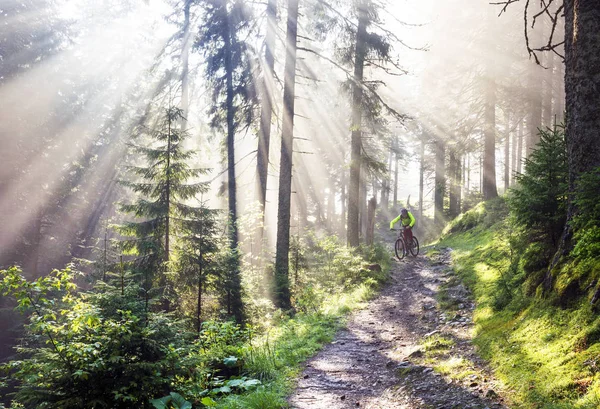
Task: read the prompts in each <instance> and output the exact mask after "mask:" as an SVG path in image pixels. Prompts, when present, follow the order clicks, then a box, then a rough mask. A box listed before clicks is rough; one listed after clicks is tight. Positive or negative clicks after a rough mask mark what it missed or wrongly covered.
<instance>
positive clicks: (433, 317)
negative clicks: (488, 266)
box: [289, 250, 506, 409]
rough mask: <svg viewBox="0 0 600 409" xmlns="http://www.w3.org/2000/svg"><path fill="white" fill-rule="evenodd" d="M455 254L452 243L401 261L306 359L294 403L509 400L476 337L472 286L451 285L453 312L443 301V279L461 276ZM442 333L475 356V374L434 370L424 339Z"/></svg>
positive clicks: (455, 350) (469, 358)
mask: <svg viewBox="0 0 600 409" xmlns="http://www.w3.org/2000/svg"><path fill="white" fill-rule="evenodd" d="M449 259H450V257H449V250H446V251H443V252H442V253H440V254H438V255H437V257H435V258H433V259H431V260H429V259H427V258H425V257H423V256H418V257H416V258H412V257H411V258H408V259H407V260H405V261H402V262H396V263H395V264H394V267H393V271H392V277H391V279H390V282H389V283H388V284H387V285H386V287H385V288H383V289H382V291H381V292H380V294H379V295H378V296H377V297H376V298H375V299H374V300H372V301H371V302H370V303H369V304H368V306H367V307H366V308H365V309H362V310H359V311H357V312H356V313H354V314H353V315H352V316H351V317H350V319H349V321H348V324H347V326H346V328H345V329H344V330H342V331H340V332H339V333H338V335H337V336H336V339H335V341H334V342H332V343H331V344H329V345H327V346H326V347H325V348H324V349H323V350H322V351H321V352H320V353H319V354H317V355H316V356H315V357H313V358H312V359H311V360H309V361H308V362H307V363H306V366H305V368H304V371H303V373H302V374H301V376H300V378H299V380H298V384H297V387H296V390H295V392H294V394H293V395H292V396H291V397H290V398H289V404H290V407H292V408H295V409H304V408H311V409H320V408H324V409H325V408H326V409H338V408H356V407H360V408H381V409H384V408H385V409H391V408H435V409H452V408H457V409H458V408H461V409H466V408H473V409H475V408H482V409H483V408H489V409H492V408H505V407H506V406H504V405H503V404H502V402H501V400H502V399H501V398H500V397H499V396H498V395H497V393H496V392H495V390H494V386H493V385H494V384H495V381H493V380H492V377H491V376H490V374H489V372H488V371H487V370H486V369H485V367H484V365H483V362H482V361H481V360H480V359H479V358H478V357H477V355H476V353H475V352H474V349H473V347H472V345H471V343H470V333H471V330H472V320H471V315H472V310H473V308H474V305H473V303H472V302H471V301H470V300H469V297H468V291H467V290H466V289H465V288H464V287H463V286H462V285H461V284H457V285H456V286H455V287H451V288H448V294H449V295H450V296H452V297H455V298H456V301H457V304H458V307H459V310H458V311H457V313H456V314H452V315H453V317H452V319H449V318H448V317H447V315H449V314H444V313H442V312H440V311H439V310H438V309H437V306H436V300H435V296H436V293H437V292H438V291H439V289H440V285H441V284H442V283H445V282H448V281H450V282H455V281H456V280H453V276H454V272H453V271H452V269H451V267H450V266H449ZM436 334H437V336H438V337H439V336H443V337H445V338H450V339H452V340H453V341H454V346H453V347H452V351H451V352H452V355H453V356H455V357H456V358H455V359H459V360H461V361H460V362H467V363H468V366H469V371H468V372H467V373H470V375H468V376H465V377H464V378H462V379H460V380H451V379H450V378H449V377H447V376H442V375H440V374H439V373H437V372H436V371H434V370H433V368H432V367H431V362H429V361H430V360H427V359H425V358H424V352H423V350H422V349H423V348H422V347H421V346H420V345H421V344H422V343H423V341H424V340H425V339H427V338H428V337H432V336H436Z"/></svg>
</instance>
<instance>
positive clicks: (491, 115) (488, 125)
mask: <svg viewBox="0 0 600 409" xmlns="http://www.w3.org/2000/svg"><path fill="white" fill-rule="evenodd" d="M484 116H485V118H484V121H485V129H484V135H483V137H484V142H483V145H484V148H483V191H482V193H483V199H484V200H490V199H493V198H495V197H496V196H498V190H497V188H496V83H495V81H494V79H493V78H488V80H487V84H486V87H485V113H484Z"/></svg>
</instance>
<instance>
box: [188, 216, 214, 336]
mask: <svg viewBox="0 0 600 409" xmlns="http://www.w3.org/2000/svg"><path fill="white" fill-rule="evenodd" d="M216 236H217V211H216V210H213V209H209V208H207V207H206V206H205V205H204V204H201V206H200V207H198V208H197V209H194V211H193V214H192V216H191V217H190V218H189V219H186V220H183V221H182V238H181V245H180V246H179V250H180V251H179V253H180V255H179V260H178V261H179V263H178V264H179V269H178V270H179V274H180V276H179V278H180V280H179V282H180V283H182V284H183V285H184V288H186V289H189V288H194V287H196V311H195V317H194V318H195V321H196V331H197V332H198V333H200V329H201V325H202V301H203V300H202V296H203V294H204V293H205V292H206V290H207V289H208V286H209V284H210V281H211V277H213V278H215V277H218V276H219V271H218V268H217V263H216V262H215V258H216V255H217V252H218V249H219V248H218V243H217V239H216Z"/></svg>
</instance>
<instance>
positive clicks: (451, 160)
mask: <svg viewBox="0 0 600 409" xmlns="http://www.w3.org/2000/svg"><path fill="white" fill-rule="evenodd" d="M448 172H449V176H450V177H449V182H450V189H449V192H448V193H449V199H450V200H449V201H448V205H449V208H448V215H449V216H450V218H454V217H456V216H458V214H459V213H460V199H459V192H460V183H459V182H460V178H459V175H460V156H459V155H458V154H457V152H456V147H452V148H451V149H450V150H449V153H448Z"/></svg>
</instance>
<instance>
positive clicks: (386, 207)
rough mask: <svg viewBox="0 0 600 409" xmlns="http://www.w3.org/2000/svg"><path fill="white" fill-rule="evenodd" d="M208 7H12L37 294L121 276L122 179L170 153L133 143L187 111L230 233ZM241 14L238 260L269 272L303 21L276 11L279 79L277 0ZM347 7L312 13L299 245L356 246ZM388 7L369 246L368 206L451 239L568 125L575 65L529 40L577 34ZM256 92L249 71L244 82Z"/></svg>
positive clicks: (27, 267)
mask: <svg viewBox="0 0 600 409" xmlns="http://www.w3.org/2000/svg"><path fill="white" fill-rule="evenodd" d="M201 3H202V2H195V1H192V2H185V1H176V0H172V1H168V0H164V1H161V0H147V1H142V0H126V1H125V0H119V1H116V0H105V1H97V0H93V1H92V0H2V1H0V104H1V108H0V152H2V166H1V167H0V267H6V266H9V265H13V264H17V265H20V266H21V267H22V268H23V272H24V274H25V276H27V277H30V278H31V277H38V276H40V275H42V274H46V273H47V272H49V271H50V270H51V269H53V268H61V267H63V266H64V265H65V264H67V263H69V262H71V261H73V260H75V261H76V263H77V265H78V267H79V268H81V269H82V270H84V271H89V270H91V269H92V267H90V264H89V262H88V261H89V260H98V259H99V258H100V259H102V260H103V262H104V263H105V264H113V263H117V262H118V260H119V258H120V257H121V255H122V252H121V250H120V249H119V247H118V242H119V240H120V239H121V238H122V237H121V235H120V234H119V233H117V232H116V231H115V229H114V227H113V226H115V225H118V224H120V223H123V222H126V221H127V220H131V217H132V216H131V214H126V213H124V212H123V211H120V210H119V208H120V205H119V203H132V202H133V201H134V200H135V194H134V192H132V191H131V189H128V188H127V187H126V186H125V185H123V184H122V183H120V182H119V181H123V180H129V181H131V180H133V179H132V178H133V177H134V176H132V175H131V173H130V171H129V170H128V169H129V167H131V166H138V167H140V166H143V164H144V159H143V158H141V157H140V156H139V155H136V153H135V152H134V151H132V149H131V148H132V145H140V144H141V145H143V144H144V143H148V145H147V147H152V146H155V145H152V142H144V141H145V140H144V136H142V137H139V138H134V135H136V134H138V133H140V129H153V127H154V128H156V127H157V126H158V123H159V122H160V118H161V115H162V113H163V112H164V110H165V109H166V108H167V107H171V106H175V107H180V108H181V109H182V112H183V113H184V116H185V119H183V120H182V119H179V120H178V121H177V123H176V124H173V126H174V127H180V128H182V129H183V130H186V131H187V132H188V134H189V137H188V138H187V139H186V141H185V146H186V148H188V149H193V150H196V151H197V154H196V155H195V156H193V158H192V159H190V163H191V166H192V167H193V168H202V169H205V170H206V171H205V172H203V173H202V174H201V175H199V176H197V177H195V178H193V179H194V180H193V181H194V182H209V189H208V190H207V191H205V192H202V193H199V194H197V195H195V196H194V197H190V198H187V199H186V203H187V204H188V205H190V206H196V205H200V204H202V205H203V206H207V207H208V208H211V209H218V210H220V213H219V217H220V220H221V221H222V223H221V224H220V225H219V230H218V234H219V235H220V236H223V237H225V236H226V234H227V233H226V231H227V223H226V221H225V219H226V215H227V213H228V194H227V192H228V186H229V185H228V182H229V181H228V173H229V172H228V164H227V155H228V149H227V144H226V126H225V116H224V115H223V114H221V116H220V117H219V118H217V119H218V120H220V121H221V122H220V123H217V125H216V126H211V122H214V121H215V115H216V116H218V115H219V112H218V110H220V109H222V108H223V107H224V106H225V105H224V104H225V102H223V101H224V100H222V101H221V102H215V99H214V98H215V94H216V91H215V90H216V88H215V85H214V83H213V82H211V80H209V79H208V76H207V71H206V67H207V63H210V62H211V61H212V60H211V58H213V60H214V57H211V55H212V54H211V48H210V47H214V46H213V45H210V44H209V45H207V46H205V48H203V46H202V44H201V43H200V42H199V40H198V38H199V37H198V35H199V33H200V31H201V29H199V28H198V27H201V26H202V24H203V22H204V20H203V19H205V16H206V14H205V13H206V11H205V9H203V7H202V5H201ZM243 3H246V4H245V6H246V7H247V9H248V10H249V11H250V12H251V13H252V17H251V18H250V20H249V21H248V22H247V24H245V25H243V26H242V28H241V29H240V30H239V31H238V32H237V33H236V35H237V40H239V42H240V43H241V44H243V47H242V48H243V52H242V54H241V55H243V57H240V58H245V59H246V60H247V62H248V67H249V68H248V70H249V71H250V77H249V78H251V80H248V81H250V82H251V83H255V84H257V85H255V86H250V87H248V88H247V89H245V91H244V92H245V93H246V94H248V95H249V96H250V97H253V98H250V99H249V100H242V96H240V95H241V94H240V95H238V96H236V99H235V100H234V101H233V103H235V104H239V106H238V105H236V106H238V108H237V109H238V111H237V114H238V115H239V118H238V117H236V121H237V122H236V132H235V143H234V146H235V175H236V191H237V204H236V206H237V216H238V218H239V222H238V230H239V234H240V247H241V249H242V254H243V256H242V257H243V258H244V260H245V263H249V264H250V265H252V266H255V264H256V265H258V264H261V263H262V261H257V260H258V257H259V255H261V256H262V257H264V259H265V260H267V262H272V260H273V259H274V255H275V245H276V241H277V214H278V192H279V185H278V183H279V172H280V150H281V140H282V139H281V136H282V131H283V128H282V127H283V120H284V117H285V109H284V105H283V88H284V79H285V76H286V73H285V62H286V61H285V60H286V47H285V45H286V16H287V14H286V8H285V4H283V2H280V3H281V4H280V5H279V9H278V13H279V14H278V18H277V25H276V27H274V32H275V34H276V35H275V37H276V38H275V47H274V75H273V78H267V77H268V75H267V74H265V73H266V72H267V71H268V70H267V67H266V62H265V59H264V54H265V35H266V30H267V27H268V22H267V16H266V12H265V8H266V5H265V3H266V2H249V1H248V2H243ZM332 3H335V4H334V5H331V4H329V3H327V2H323V1H321V0H306V1H301V2H300V14H299V18H298V43H297V61H296V70H295V72H296V79H295V84H296V85H295V99H294V100H295V110H294V130H293V137H294V143H293V152H294V153H293V160H292V162H293V173H292V185H291V208H290V214H291V220H290V235H292V236H297V237H303V236H304V235H305V234H306V233H305V232H307V231H311V232H312V233H311V234H315V235H317V236H319V235H326V234H333V235H337V236H339V238H340V242H344V243H345V242H346V229H347V220H348V210H349V208H348V197H349V194H350V193H349V186H350V184H349V178H350V167H351V134H352V132H353V130H355V129H353V120H352V115H353V100H352V87H353V83H352V81H351V79H352V78H353V75H354V74H355V73H354V65H353V58H354V57H355V55H354V54H355V50H354V47H355V43H354V42H353V41H354V39H353V37H352V33H353V32H356V27H357V24H358V22H357V17H356V10H355V7H354V6H353V2H350V1H338V2H332ZM374 3H375V6H376V7H375V10H376V12H374V14H373V15H370V16H369V18H370V19H371V20H370V24H369V25H368V26H367V30H368V32H369V33H376V34H378V37H377V38H375V37H369V38H371V39H372V40H373V42H374V43H373V44H370V46H373V47H374V48H373V49H370V51H369V52H368V53H367V58H366V61H365V66H364V80H363V82H362V84H361V86H362V88H363V95H364V99H363V105H362V128H361V130H362V146H361V158H362V159H361V161H362V165H361V178H360V191H359V195H358V199H357V200H358V202H357V203H358V206H359V215H360V216H359V217H360V219H359V220H360V226H359V229H360V238H361V240H364V238H365V235H366V234H367V233H366V229H367V224H368V221H367V203H368V200H369V199H371V198H372V197H374V198H376V202H377V213H376V223H377V226H378V227H385V226H386V225H387V224H388V223H389V221H390V220H391V219H392V218H393V217H396V216H397V214H398V212H399V210H400V208H402V207H408V208H409V209H410V210H411V211H412V212H413V213H414V214H415V215H418V223H417V229H420V230H417V231H418V232H419V234H421V235H422V236H423V237H424V238H425V237H428V235H429V236H430V237H432V236H431V235H433V234H434V233H433V232H434V231H437V230H436V228H435V225H436V223H440V222H441V221H442V220H446V219H448V218H452V217H454V216H456V215H458V214H459V213H461V212H463V211H465V210H466V209H468V208H469V207H470V206H473V205H474V204H476V203H477V202H479V201H480V200H481V199H483V198H484V197H486V196H488V197H489V195H488V194H492V193H491V192H496V194H497V193H502V192H504V191H505V190H506V189H507V188H508V187H509V186H512V185H513V183H514V174H515V173H516V172H520V171H522V168H521V163H522V159H523V158H525V157H526V155H527V153H528V151H529V150H530V149H531V148H532V147H533V146H534V145H535V143H536V138H537V129H538V128H543V127H552V126H554V124H556V123H560V122H561V121H562V120H563V112H564V109H565V104H564V84H563V77H564V70H563V63H562V59H561V58H560V55H561V54H562V51H561V49H560V48H558V49H556V50H555V51H556V52H552V51H548V52H536V53H535V55H529V54H528V52H527V46H526V40H525V34H524V33H525V32H527V33H528V39H529V44H530V45H531V48H539V47H543V46H544V45H545V42H546V41H547V36H548V35H549V33H550V32H551V30H554V29H556V30H557V31H556V33H555V36H556V37H560V36H561V35H562V33H561V30H562V27H561V26H560V25H559V26H558V27H555V28H553V27H552V25H551V24H550V23H549V22H548V21H547V20H544V19H543V18H539V19H538V20H537V21H536V24H535V26H534V27H532V26H531V22H529V25H528V26H527V29H526V27H525V26H524V22H523V10H522V8H520V7H508V8H507V9H506V10H503V6H502V5H492V4H490V2H489V1H488V0H461V1H458V0H444V1H436V0H387V1H386V0H380V1H379V0H378V1H375V2H374ZM186 4H188V6H190V7H189V8H188V11H189V14H188V15H187V16H186V13H185V11H184V10H185V7H186ZM190 4H191V5H190ZM538 11H539V10H537V11H536V10H533V9H532V10H531V13H533V14H532V15H534V14H536V13H537V12H538ZM542 17H543V16H542ZM186 27H187V28H188V29H187V31H186ZM383 40H385V41H383ZM383 53H385V54H386V55H383ZM536 59H538V61H537V62H536ZM184 62H185V67H186V68H185V70H183V66H184V65H183V64H184ZM214 74H215V75H216V77H220V76H222V75H224V72H223V71H222V70H220V69H217V70H216V71H215V73H214ZM242 77H243V72H242V70H241V69H240V70H238V71H235V72H234V81H236V80H237V79H239V78H242ZM244 84H245V85H246V86H247V85H248V82H246V83H244ZM246 94H244V95H246ZM248 95H246V96H248ZM267 95H270V97H271V99H272V102H273V110H272V111H273V116H272V119H271V121H270V130H271V138H270V147H269V150H268V152H267V153H268V172H267V174H268V178H267V183H266V203H265V211H264V215H265V216H264V217H265V219H264V223H265V235H264V239H265V246H264V247H261V246H260V245H259V244H258V243H257V241H258V240H259V239H257V231H259V230H260V225H261V224H262V217H261V216H260V213H261V207H260V204H259V203H258V199H257V196H258V193H257V153H258V151H259V148H258V147H257V146H258V145H257V144H258V142H257V138H258V135H259V132H260V128H261V124H260V119H261V112H260V104H259V102H260V101H264V99H265V98H266V96H267ZM248 101H250V102H248ZM252 101H254V102H252ZM257 101H258V102H257ZM219 104H220V105H219ZM215 110H216V111H217V112H215ZM241 113H244V115H246V114H247V116H244V115H242V114H241ZM217 122H218V121H217ZM213 125H214V124H213ZM486 140H487V141H488V143H487V144H486ZM490 141H491V148H490ZM486 146H487V155H486V154H485V152H486ZM486 166H487V168H486ZM484 169H488V171H484ZM486 192H487V193H486ZM430 231H431V232H432V233H429V232H430ZM261 265H262V264H261Z"/></svg>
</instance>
